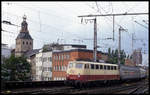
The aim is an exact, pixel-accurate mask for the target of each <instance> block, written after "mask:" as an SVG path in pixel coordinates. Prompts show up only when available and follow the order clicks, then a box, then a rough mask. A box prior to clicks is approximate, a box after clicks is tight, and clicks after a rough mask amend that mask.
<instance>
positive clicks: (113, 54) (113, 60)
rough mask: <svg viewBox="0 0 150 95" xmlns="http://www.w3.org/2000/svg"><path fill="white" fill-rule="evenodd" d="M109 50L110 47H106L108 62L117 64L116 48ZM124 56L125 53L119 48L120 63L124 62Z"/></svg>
mask: <svg viewBox="0 0 150 95" xmlns="http://www.w3.org/2000/svg"><path fill="white" fill-rule="evenodd" d="M110 52H111V49H110V48H108V54H110V55H109V56H108V61H107V62H109V63H112V64H117V63H118V49H116V50H112V52H111V53H110ZM125 58H126V53H125V52H124V50H121V51H120V63H121V64H124V63H125Z"/></svg>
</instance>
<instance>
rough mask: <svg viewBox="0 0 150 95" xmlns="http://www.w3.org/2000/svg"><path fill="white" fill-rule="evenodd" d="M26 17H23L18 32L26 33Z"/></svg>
mask: <svg viewBox="0 0 150 95" xmlns="http://www.w3.org/2000/svg"><path fill="white" fill-rule="evenodd" d="M26 19H27V17H26V15H24V16H23V22H22V23H21V31H20V32H28V24H27V22H26Z"/></svg>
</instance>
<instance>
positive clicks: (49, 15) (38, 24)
mask: <svg viewBox="0 0 150 95" xmlns="http://www.w3.org/2000/svg"><path fill="white" fill-rule="evenodd" d="M148 11H149V10H148V2H97V3H96V2H2V20H8V21H11V23H13V24H16V25H20V24H21V22H22V20H23V19H22V17H23V15H24V14H25V15H26V16H27V23H28V29H29V32H30V35H31V36H32V38H33V39H34V45H33V46H34V49H38V48H41V47H42V46H43V44H47V43H52V42H57V41H58V42H59V43H62V44H63V43H64V44H84V45H87V47H88V49H93V40H92V39H93V31H94V30H93V22H88V23H87V24H86V22H85V21H84V20H83V23H82V24H81V18H79V17H78V16H80V15H89V14H111V13H126V12H127V13H148ZM135 20H136V21H138V22H139V23H141V24H143V25H144V26H146V27H148V25H147V24H145V23H144V22H143V20H146V21H148V20H149V19H148V15H136V16H119V17H115V41H112V40H99V39H103V38H107V37H113V36H112V35H113V33H112V29H113V28H112V27H113V25H112V17H97V28H98V31H97V38H98V45H99V46H100V47H102V48H99V49H98V50H100V51H104V52H106V51H107V49H108V47H111V48H112V49H116V48H118V28H119V26H118V25H121V26H122V27H123V28H125V29H128V32H122V35H121V37H122V38H121V40H122V44H121V49H124V50H125V52H126V53H128V54H131V53H132V47H131V45H132V43H131V42H132V33H134V38H135V39H143V40H136V41H134V49H137V48H142V51H144V50H145V52H147V53H148V29H147V28H144V27H143V26H141V25H139V24H137V23H135V22H134V21H135ZM2 29H3V30H7V31H9V32H3V31H2V43H5V44H9V46H13V47H14V46H15V39H16V37H17V35H18V33H19V31H20V27H16V26H10V25H6V24H2ZM87 39H89V40H87ZM144 43H145V44H146V45H145V47H144V46H143V44H144Z"/></svg>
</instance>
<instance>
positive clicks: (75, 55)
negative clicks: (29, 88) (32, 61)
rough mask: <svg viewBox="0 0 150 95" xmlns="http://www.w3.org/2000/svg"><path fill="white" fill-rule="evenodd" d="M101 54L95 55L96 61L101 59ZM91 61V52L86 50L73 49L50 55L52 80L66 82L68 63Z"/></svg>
mask: <svg viewBox="0 0 150 95" xmlns="http://www.w3.org/2000/svg"><path fill="white" fill-rule="evenodd" d="M101 56H102V53H101V52H98V53H97V59H101ZM75 60H87V61H92V60H93V51H92V50H87V49H73V50H66V51H57V52H53V54H52V63H53V64H52V68H53V69H52V80H66V70H67V65H68V62H69V61H75Z"/></svg>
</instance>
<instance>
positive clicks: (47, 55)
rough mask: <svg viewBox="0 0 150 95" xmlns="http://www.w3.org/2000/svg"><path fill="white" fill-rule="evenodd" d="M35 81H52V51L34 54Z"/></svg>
mask: <svg viewBox="0 0 150 95" xmlns="http://www.w3.org/2000/svg"><path fill="white" fill-rule="evenodd" d="M35 60H36V81H49V80H52V51H46V52H43V51H42V50H41V51H40V52H39V53H38V54H36V57H35Z"/></svg>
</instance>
